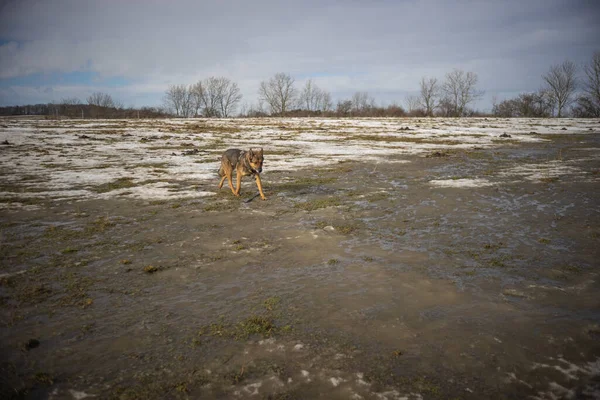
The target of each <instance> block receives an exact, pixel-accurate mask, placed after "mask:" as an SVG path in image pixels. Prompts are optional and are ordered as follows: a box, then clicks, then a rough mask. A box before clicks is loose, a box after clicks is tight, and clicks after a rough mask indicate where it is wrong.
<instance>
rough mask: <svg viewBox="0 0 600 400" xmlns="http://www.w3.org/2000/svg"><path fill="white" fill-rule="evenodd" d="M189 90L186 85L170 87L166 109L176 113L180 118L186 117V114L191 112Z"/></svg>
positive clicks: (165, 101)
mask: <svg viewBox="0 0 600 400" xmlns="http://www.w3.org/2000/svg"><path fill="white" fill-rule="evenodd" d="M188 101H189V95H188V88H187V87H186V86H185V85H170V86H169V88H168V89H167V91H166V93H165V97H164V103H165V107H166V108H167V109H168V110H170V111H171V112H175V115H176V116H178V117H185V116H186V114H185V112H188V111H189V103H187V104H186V102H188Z"/></svg>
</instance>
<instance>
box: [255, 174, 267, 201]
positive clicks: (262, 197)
mask: <svg viewBox="0 0 600 400" xmlns="http://www.w3.org/2000/svg"><path fill="white" fill-rule="evenodd" d="M255 177H256V186H258V191H259V192H260V198H261V199H263V200H266V199H267V198H266V197H265V194H264V193H263V189H262V183H261V182H260V175H258V174H256V175H255Z"/></svg>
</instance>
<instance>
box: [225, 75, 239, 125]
mask: <svg viewBox="0 0 600 400" xmlns="http://www.w3.org/2000/svg"><path fill="white" fill-rule="evenodd" d="M219 79H220V86H219V89H220V91H221V96H220V97H219V106H220V111H221V116H222V117H225V118H227V117H229V116H230V115H231V114H233V112H235V108H236V107H237V105H238V103H239V102H240V101H241V100H242V93H240V88H239V87H238V85H237V83H235V82H232V81H231V80H229V79H228V78H219Z"/></svg>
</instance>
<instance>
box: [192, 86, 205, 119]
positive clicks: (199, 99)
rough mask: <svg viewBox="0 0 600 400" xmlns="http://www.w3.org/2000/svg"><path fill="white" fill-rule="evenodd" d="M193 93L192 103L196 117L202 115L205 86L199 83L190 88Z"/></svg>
mask: <svg viewBox="0 0 600 400" xmlns="http://www.w3.org/2000/svg"><path fill="white" fill-rule="evenodd" d="M190 91H191V103H192V109H193V111H194V116H198V115H200V112H201V110H202V107H203V106H204V86H202V82H201V81H199V82H197V83H195V84H193V85H191V87H190Z"/></svg>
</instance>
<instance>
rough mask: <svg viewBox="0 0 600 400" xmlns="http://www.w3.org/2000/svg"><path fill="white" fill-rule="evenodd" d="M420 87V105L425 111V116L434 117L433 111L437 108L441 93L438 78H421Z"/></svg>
mask: <svg viewBox="0 0 600 400" xmlns="http://www.w3.org/2000/svg"><path fill="white" fill-rule="evenodd" d="M420 85H421V93H420V97H419V101H420V105H421V107H423V109H424V110H425V115H427V116H428V117H431V116H433V111H434V110H435V108H436V107H437V101H438V96H439V92H440V89H439V86H438V81H437V78H429V79H426V78H425V77H423V78H421V83H420Z"/></svg>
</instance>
